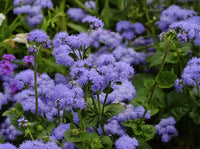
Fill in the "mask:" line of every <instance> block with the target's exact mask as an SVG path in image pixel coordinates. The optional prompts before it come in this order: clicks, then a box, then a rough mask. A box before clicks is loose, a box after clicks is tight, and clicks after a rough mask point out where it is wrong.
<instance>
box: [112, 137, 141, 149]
mask: <svg viewBox="0 0 200 149" xmlns="http://www.w3.org/2000/svg"><path fill="white" fill-rule="evenodd" d="M138 145H139V143H138V141H137V140H136V139H135V138H131V137H129V136H128V135H123V136H121V137H120V138H119V139H118V140H116V142H115V147H116V149H136V147H137V146H138Z"/></svg>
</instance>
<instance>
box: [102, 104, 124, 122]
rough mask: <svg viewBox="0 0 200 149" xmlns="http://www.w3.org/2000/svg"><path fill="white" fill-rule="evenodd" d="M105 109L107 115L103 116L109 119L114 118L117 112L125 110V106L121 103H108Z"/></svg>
mask: <svg viewBox="0 0 200 149" xmlns="http://www.w3.org/2000/svg"><path fill="white" fill-rule="evenodd" d="M104 110H105V115H104V116H103V118H105V119H106V120H108V119H109V118H112V117H113V116H116V115H117V114H119V113H121V112H122V111H124V110H125V107H124V106H122V105H120V104H117V103H114V104H109V105H107V106H106V107H105V109H104Z"/></svg>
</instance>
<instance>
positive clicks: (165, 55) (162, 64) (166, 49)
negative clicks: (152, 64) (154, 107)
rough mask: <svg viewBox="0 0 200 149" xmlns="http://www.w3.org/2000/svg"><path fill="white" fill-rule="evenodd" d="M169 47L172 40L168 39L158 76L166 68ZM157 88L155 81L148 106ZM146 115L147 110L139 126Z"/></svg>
mask: <svg viewBox="0 0 200 149" xmlns="http://www.w3.org/2000/svg"><path fill="white" fill-rule="evenodd" d="M169 47H170V40H169V39H168V40H167V43H166V46H165V54H164V57H163V59H162V63H161V65H160V69H159V71H158V74H157V76H158V75H159V74H160V73H161V72H162V70H163V67H164V64H165V59H166V57H167V53H168V51H169ZM156 87H157V82H156V80H155V83H154V85H153V88H152V91H151V94H150V96H149V99H148V104H149V105H150V104H151V101H152V99H153V95H154V93H155V90H156ZM146 113H147V109H145V111H144V114H143V115H142V118H141V119H140V122H139V126H140V125H141V124H142V122H143V120H144V118H145V115H146Z"/></svg>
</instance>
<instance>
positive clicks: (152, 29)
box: [143, 0, 157, 43]
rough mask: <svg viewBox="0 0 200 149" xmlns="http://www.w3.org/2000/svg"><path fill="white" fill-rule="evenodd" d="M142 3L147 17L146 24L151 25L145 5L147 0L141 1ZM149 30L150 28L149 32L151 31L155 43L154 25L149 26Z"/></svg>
mask: <svg viewBox="0 0 200 149" xmlns="http://www.w3.org/2000/svg"><path fill="white" fill-rule="evenodd" d="M143 5H144V12H145V15H146V18H147V24H148V25H150V26H151V24H152V23H151V19H150V16H149V10H148V7H147V0H144V1H143ZM150 30H151V33H152V36H153V40H154V43H157V39H156V35H155V30H154V27H151V28H150Z"/></svg>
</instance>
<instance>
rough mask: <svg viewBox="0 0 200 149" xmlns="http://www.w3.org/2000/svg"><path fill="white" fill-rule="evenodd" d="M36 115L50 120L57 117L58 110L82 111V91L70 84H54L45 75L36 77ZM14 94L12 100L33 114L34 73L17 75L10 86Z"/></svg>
mask: <svg viewBox="0 0 200 149" xmlns="http://www.w3.org/2000/svg"><path fill="white" fill-rule="evenodd" d="M37 85H38V87H37V90H38V105H39V108H38V113H39V114H40V115H41V116H43V113H45V114H46V117H47V118H48V119H49V120H51V119H52V118H53V116H55V115H57V114H58V113H57V112H58V110H57V109H60V110H64V109H65V110H67V111H71V110H72V109H84V108H85V101H84V99H83V97H84V93H83V90H82V89H81V88H80V87H78V86H72V85H71V84H66V83H65V84H64V83H62V84H55V83H54V80H52V79H51V78H50V77H49V76H48V75H47V74H45V73H44V74H38V75H37ZM11 87H12V88H11V89H12V92H13V93H15V94H14V97H13V100H14V101H18V102H19V103H21V104H22V106H23V107H24V111H30V112H32V113H35V91H34V72H33V71H32V70H25V71H22V72H20V73H19V74H17V75H16V76H15V78H14V80H13V83H12V84H11ZM61 112H62V111H61Z"/></svg>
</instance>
